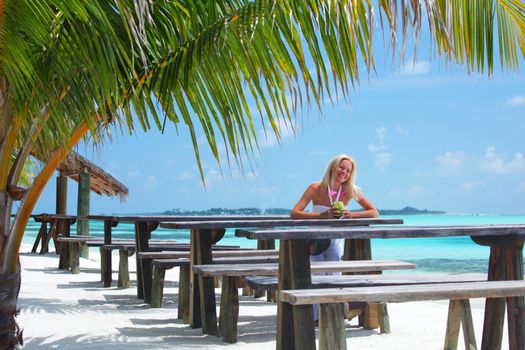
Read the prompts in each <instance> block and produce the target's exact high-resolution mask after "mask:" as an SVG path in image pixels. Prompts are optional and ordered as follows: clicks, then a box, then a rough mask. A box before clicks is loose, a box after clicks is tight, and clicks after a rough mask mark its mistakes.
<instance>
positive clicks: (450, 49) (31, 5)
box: [0, 0, 525, 348]
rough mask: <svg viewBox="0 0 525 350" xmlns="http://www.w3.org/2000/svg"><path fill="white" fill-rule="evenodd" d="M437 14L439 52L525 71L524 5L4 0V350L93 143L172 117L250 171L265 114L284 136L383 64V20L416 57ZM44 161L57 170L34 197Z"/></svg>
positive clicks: (468, 62) (385, 0)
mask: <svg viewBox="0 0 525 350" xmlns="http://www.w3.org/2000/svg"><path fill="white" fill-rule="evenodd" d="M424 17H426V18H427V19H428V26H429V31H430V33H431V38H432V41H433V43H434V48H435V52H436V54H437V55H439V56H441V57H443V58H444V59H445V60H447V61H449V62H455V63H458V64H461V65H465V66H466V67H468V69H469V70H471V71H481V72H485V73H487V74H491V73H492V70H493V68H494V65H495V63H494V57H495V56H498V57H499V60H500V64H501V66H502V67H504V68H506V69H511V70H512V69H517V66H518V61H519V59H520V57H522V56H523V54H524V49H525V45H524V42H523V40H524V38H525V35H524V30H525V6H524V4H523V3H522V2H521V1H519V0H425V1H423V0H411V1H408V0H403V1H396V0H378V1H377V3H373V2H372V0H339V1H322V0H306V1H305V0H259V1H257V0H255V1H247V0H222V1H203V0H202V1H198V0H169V1H168V0H155V1H148V0H114V1H112V2H110V1H107V0H68V1H60V0H0V267H1V269H0V301H1V304H0V347H1V348H11V347H13V346H14V344H15V343H16V342H17V341H18V340H19V339H21V336H19V333H18V332H17V330H18V329H17V326H16V323H15V322H14V318H13V314H14V313H15V309H16V300H17V298H18V289H19V286H20V265H19V259H18V254H19V248H20V244H21V241H22V237H23V233H24V230H25V227H26V224H27V222H28V220H29V216H30V213H31V211H32V209H33V208H34V205H35V203H36V201H37V199H38V197H39V195H40V193H41V191H42V190H43V188H44V186H45V185H46V183H47V181H48V180H49V179H50V177H51V176H52V174H53V171H54V170H55V169H56V168H57V166H58V165H59V164H60V162H61V161H62V160H63V158H64V157H65V156H66V154H67V152H68V151H69V150H70V149H71V148H72V147H74V146H75V144H76V143H77V142H78V141H79V140H81V139H82V138H83V137H85V136H86V135H87V134H89V135H90V138H91V139H92V140H93V141H94V142H97V141H98V140H101V139H103V138H104V137H107V136H108V132H109V130H111V128H110V126H111V125H116V126H117V128H121V129H122V130H124V131H129V132H133V130H134V129H135V128H136V127H142V128H144V129H149V128H150V127H151V126H152V125H154V126H155V127H157V128H159V129H161V130H162V129H163V128H164V126H165V124H166V123H167V122H170V123H174V124H175V125H177V126H179V125H182V126H184V127H187V128H188V130H189V131H190V135H191V139H192V142H193V146H194V149H195V155H196V159H197V162H198V164H199V168H200V162H199V148H198V145H197V134H198V133H199V132H202V133H203V134H204V135H205V137H206V139H207V141H208V146H209V147H210V149H211V151H212V153H213V155H214V156H215V158H216V159H217V161H219V144H224V146H225V148H226V149H227V153H226V154H227V159H228V161H229V160H230V156H231V159H233V160H234V161H235V162H237V163H238V164H239V165H240V166H241V167H242V162H241V161H240V159H242V158H243V157H244V156H245V155H248V156H251V155H253V153H256V152H257V138H256V129H255V126H254V123H255V121H256V120H257V118H260V120H261V121H262V122H263V123H264V124H267V125H268V126H269V129H270V130H272V131H273V132H274V133H275V134H276V135H277V136H278V137H279V135H280V129H279V125H282V123H280V122H279V121H280V120H281V121H282V120H284V121H285V124H287V125H289V127H293V118H294V115H295V112H296V110H297V109H298V108H299V107H301V106H305V105H311V104H315V105H317V106H321V103H322V102H323V101H324V100H325V99H332V98H334V97H337V95H338V94H343V95H345V96H346V95H347V94H348V91H349V89H350V88H351V87H352V86H353V85H355V84H358V83H359V72H360V68H361V67H362V66H365V67H367V69H368V71H370V70H372V69H373V67H374V52H373V49H372V48H373V45H372V44H373V37H374V36H373V34H374V32H375V29H374V28H375V26H376V24H377V23H379V26H381V27H383V28H384V29H385V34H386V36H387V37H388V38H389V42H390V44H391V47H392V48H393V49H394V51H393V52H396V51H395V48H396V47H400V48H402V50H401V55H402V52H403V51H404V50H403V48H404V46H405V40H406V38H408V37H410V36H413V37H414V38H416V43H417V39H418V37H419V34H420V32H421V24H422V21H423V18H424ZM496 36H497V37H496ZM398 37H399V38H400V39H399V42H398ZM31 155H38V158H39V159H43V160H44V167H43V168H42V170H41V171H40V172H39V173H38V174H37V175H36V177H35V179H34V181H33V182H32V183H31V185H30V186H28V187H27V188H25V189H22V188H20V187H18V186H19V185H20V177H21V176H22V173H23V171H22V169H23V166H24V164H26V162H27V161H28V159H30V157H31ZM13 159H14V160H13ZM201 177H202V171H201ZM20 193H22V195H20ZM16 201H18V203H16V205H14V203H15V202H16ZM13 208H16V209H13ZM14 212H16V214H15V217H14V220H11V214H12V213H14Z"/></svg>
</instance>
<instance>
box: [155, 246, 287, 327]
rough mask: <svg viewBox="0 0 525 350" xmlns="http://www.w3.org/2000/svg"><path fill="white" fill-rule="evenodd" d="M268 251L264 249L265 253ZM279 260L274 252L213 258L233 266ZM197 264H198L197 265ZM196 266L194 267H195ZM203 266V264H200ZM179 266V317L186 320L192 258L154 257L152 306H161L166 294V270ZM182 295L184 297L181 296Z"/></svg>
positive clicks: (187, 317)
mask: <svg viewBox="0 0 525 350" xmlns="http://www.w3.org/2000/svg"><path fill="white" fill-rule="evenodd" d="M265 252H268V251H263V253H265ZM219 255H220V254H219ZM277 261H279V256H278V255H274V254H269V255H261V254H260V255H256V254H254V255H251V256H231V255H230V256H222V257H215V258H214V259H213V263H214V264H219V265H221V264H230V265H231V266H234V265H240V264H251V265H252V266H253V265H255V266H257V265H259V264H264V263H274V264H275V265H276V263H277ZM195 266H197V265H195ZM195 266H194V268H195ZM200 266H202V265H200ZM174 267H179V268H180V270H179V298H178V305H179V315H178V318H179V319H183V320H184V321H188V320H189V299H186V295H187V293H188V291H189V285H190V259H189V258H181V259H153V281H152V287H151V307H154V308H158V307H161V304H162V298H163V294H164V278H165V275H166V270H169V269H172V268H174ZM181 296H182V297H181Z"/></svg>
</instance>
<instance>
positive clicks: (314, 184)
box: [308, 182, 321, 191]
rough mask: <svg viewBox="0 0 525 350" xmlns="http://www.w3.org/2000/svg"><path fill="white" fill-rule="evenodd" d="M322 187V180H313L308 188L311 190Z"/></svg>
mask: <svg viewBox="0 0 525 350" xmlns="http://www.w3.org/2000/svg"><path fill="white" fill-rule="evenodd" d="M320 188H321V183H320V182H313V183H311V184H310V186H308V189H309V190H311V191H318V190H319V189H320Z"/></svg>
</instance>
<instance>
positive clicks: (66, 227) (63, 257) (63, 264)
mask: <svg viewBox="0 0 525 350" xmlns="http://www.w3.org/2000/svg"><path fill="white" fill-rule="evenodd" d="M57 220H58V223H57V226H58V227H59V229H60V233H61V234H62V235H63V236H64V237H69V235H70V230H71V225H72V224H73V223H75V220H71V219H57ZM69 267H70V264H69V243H67V242H62V243H60V260H59V263H58V268H59V269H61V270H68V269H69Z"/></svg>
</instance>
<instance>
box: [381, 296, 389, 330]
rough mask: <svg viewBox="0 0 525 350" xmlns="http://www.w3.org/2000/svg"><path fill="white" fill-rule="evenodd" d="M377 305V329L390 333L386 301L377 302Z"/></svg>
mask: <svg viewBox="0 0 525 350" xmlns="http://www.w3.org/2000/svg"><path fill="white" fill-rule="evenodd" d="M378 307H379V330H380V332H381V334H390V317H389V316H388V308H387V307H386V303H381V304H378Z"/></svg>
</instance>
